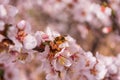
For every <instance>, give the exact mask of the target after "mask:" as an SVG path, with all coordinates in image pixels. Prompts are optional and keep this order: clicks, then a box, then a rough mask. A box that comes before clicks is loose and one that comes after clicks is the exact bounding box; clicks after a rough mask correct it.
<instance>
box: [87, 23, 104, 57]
mask: <svg viewBox="0 0 120 80" xmlns="http://www.w3.org/2000/svg"><path fill="white" fill-rule="evenodd" d="M86 25H88V26H89V29H90V30H91V31H92V32H93V36H94V37H95V39H94V41H93V44H92V46H91V49H90V51H91V52H93V55H95V53H96V52H95V51H96V49H97V48H98V45H99V44H100V43H101V41H102V39H103V38H104V37H105V35H104V34H103V33H102V32H101V31H100V30H98V29H96V28H95V27H94V26H93V25H91V24H89V23H87V22H86Z"/></svg>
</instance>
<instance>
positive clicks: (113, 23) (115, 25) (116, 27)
mask: <svg viewBox="0 0 120 80" xmlns="http://www.w3.org/2000/svg"><path fill="white" fill-rule="evenodd" d="M117 20H118V19H117V17H116V13H115V11H112V16H111V22H112V26H113V30H114V31H117V32H118V34H119V35H120V27H119V24H118V22H117Z"/></svg>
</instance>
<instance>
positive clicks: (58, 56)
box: [0, 0, 120, 80]
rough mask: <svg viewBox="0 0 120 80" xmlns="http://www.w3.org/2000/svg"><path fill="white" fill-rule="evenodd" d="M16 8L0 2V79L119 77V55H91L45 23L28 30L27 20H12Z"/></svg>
mask: <svg viewBox="0 0 120 80" xmlns="http://www.w3.org/2000/svg"><path fill="white" fill-rule="evenodd" d="M58 1H59V0H58ZM60 1H61V0H60ZM74 1H76V0H74ZM69 6H70V5H69ZM13 12H14V13H13ZM17 12H18V10H17V9H16V8H15V7H13V6H11V5H7V3H5V4H2V5H0V19H1V23H0V80H120V60H119V59H120V55H118V56H116V57H107V56H103V55H100V54H99V53H97V54H96V56H94V55H93V54H92V53H91V52H86V51H84V50H83V49H82V48H81V47H80V46H79V45H77V43H76V41H75V39H73V38H72V37H71V36H69V35H60V34H59V33H58V32H56V31H54V30H51V29H50V28H49V27H48V28H47V29H46V31H36V32H32V29H31V25H30V24H29V23H28V22H27V21H25V20H21V21H19V22H18V23H16V24H15V23H14V21H15V20H14V17H15V14H16V13H17ZM8 19H11V20H8ZM12 19H13V21H12ZM11 21H12V22H11Z"/></svg>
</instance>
